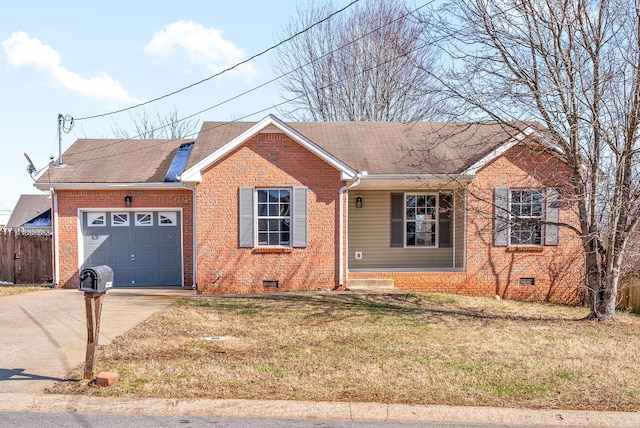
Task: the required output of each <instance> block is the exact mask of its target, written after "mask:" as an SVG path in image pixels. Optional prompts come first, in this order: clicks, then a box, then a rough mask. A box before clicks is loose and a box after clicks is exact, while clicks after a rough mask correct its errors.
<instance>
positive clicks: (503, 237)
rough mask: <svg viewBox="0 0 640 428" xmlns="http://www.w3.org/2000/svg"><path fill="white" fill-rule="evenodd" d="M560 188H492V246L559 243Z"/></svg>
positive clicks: (560, 224) (560, 223)
mask: <svg viewBox="0 0 640 428" xmlns="http://www.w3.org/2000/svg"><path fill="white" fill-rule="evenodd" d="M561 202H562V197H561V194H560V189H559V188H556V187H547V188H530V189H526V188H525V189H523V188H513V189H511V188H506V187H496V188H495V189H494V237H493V244H494V245H495V246H496V247H506V246H544V245H559V244H560V227H561V226H562V222H561V220H560V211H561V206H562V203H561Z"/></svg>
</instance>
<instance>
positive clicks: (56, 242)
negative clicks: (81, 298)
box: [49, 187, 60, 288]
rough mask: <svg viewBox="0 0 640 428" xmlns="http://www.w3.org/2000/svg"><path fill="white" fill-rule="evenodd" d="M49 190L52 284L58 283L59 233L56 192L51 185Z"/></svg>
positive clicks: (55, 285)
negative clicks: (51, 217) (51, 209)
mask: <svg viewBox="0 0 640 428" xmlns="http://www.w3.org/2000/svg"><path fill="white" fill-rule="evenodd" d="M49 191H50V192H51V201H52V208H53V233H54V235H53V286H54V287H56V288H57V287H58V286H59V285H60V242H59V239H58V238H59V237H60V233H59V232H58V194H57V193H56V191H55V190H54V188H53V187H51V188H50V189H49Z"/></svg>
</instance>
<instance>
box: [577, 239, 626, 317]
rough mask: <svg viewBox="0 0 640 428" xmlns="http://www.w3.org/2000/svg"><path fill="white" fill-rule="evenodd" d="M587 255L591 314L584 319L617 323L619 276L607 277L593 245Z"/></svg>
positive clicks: (586, 266) (589, 247) (588, 298)
mask: <svg viewBox="0 0 640 428" xmlns="http://www.w3.org/2000/svg"><path fill="white" fill-rule="evenodd" d="M585 253H586V258H585V272H586V277H587V291H588V296H587V302H588V303H589V309H590V312H589V315H587V316H586V317H585V318H584V319H585V320H598V321H615V320H616V298H617V294H618V280H619V275H606V272H604V270H605V268H604V266H606V265H604V264H602V263H600V260H599V255H598V252H597V250H596V249H594V248H593V247H592V245H590V244H588V248H586V249H585Z"/></svg>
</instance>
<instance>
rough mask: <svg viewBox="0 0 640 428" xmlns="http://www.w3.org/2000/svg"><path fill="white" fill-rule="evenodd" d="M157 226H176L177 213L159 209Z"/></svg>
mask: <svg viewBox="0 0 640 428" xmlns="http://www.w3.org/2000/svg"><path fill="white" fill-rule="evenodd" d="M158 225H159V226H177V225H178V213H176V212H175V211H161V212H159V213H158Z"/></svg>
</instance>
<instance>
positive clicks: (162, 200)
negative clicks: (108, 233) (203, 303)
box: [54, 189, 193, 288]
mask: <svg viewBox="0 0 640 428" xmlns="http://www.w3.org/2000/svg"><path fill="white" fill-rule="evenodd" d="M57 195H58V229H59V230H58V233H57V236H58V244H59V245H58V248H59V252H60V256H59V263H60V282H59V284H58V286H60V287H65V288H76V287H78V285H79V284H80V280H79V278H78V273H79V272H78V268H79V266H78V251H79V242H78V239H79V238H78V236H79V230H78V225H79V219H78V209H82V208H105V209H112V208H121V209H122V210H123V211H126V210H128V208H125V207H124V197H125V196H127V195H131V196H133V208H132V209H143V208H167V209H169V208H182V235H183V237H182V239H183V249H182V253H183V260H184V269H183V272H184V273H183V275H184V285H185V286H191V285H192V284H193V221H192V219H193V199H192V198H193V193H192V192H191V191H190V190H186V189H176V190H132V189H128V190H58V191H57ZM55 236H56V234H55V232H54V238H55Z"/></svg>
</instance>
